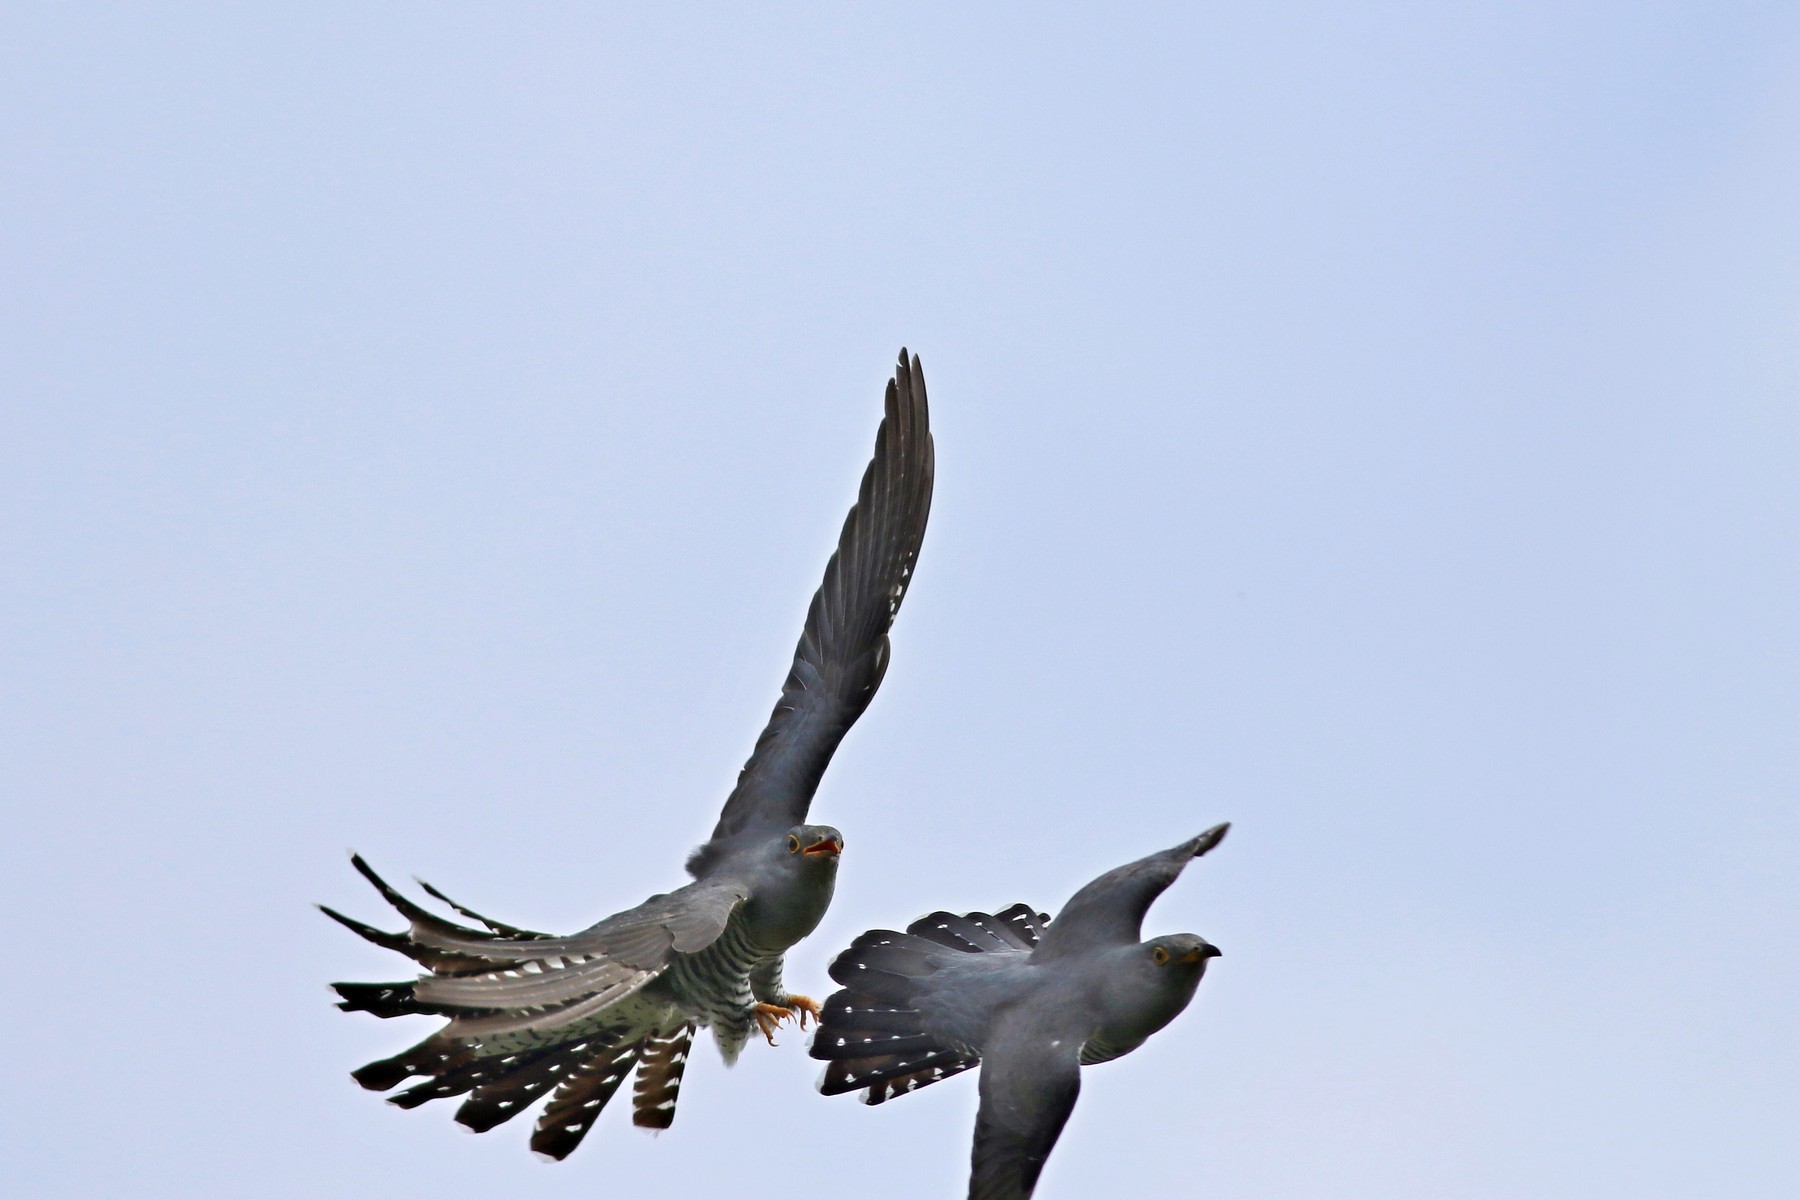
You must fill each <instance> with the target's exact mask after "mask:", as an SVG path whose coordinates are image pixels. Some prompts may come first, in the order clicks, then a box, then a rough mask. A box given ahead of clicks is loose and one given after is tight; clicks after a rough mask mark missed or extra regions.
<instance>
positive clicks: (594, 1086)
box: [531, 1040, 644, 1160]
mask: <svg viewBox="0 0 1800 1200" xmlns="http://www.w3.org/2000/svg"><path fill="white" fill-rule="evenodd" d="M643 1044H644V1043H643V1041H642V1040H639V1041H635V1042H631V1043H629V1044H620V1045H616V1046H613V1047H611V1048H610V1049H609V1050H607V1051H605V1052H602V1053H600V1054H596V1055H594V1056H593V1057H592V1058H590V1059H588V1060H587V1061H586V1062H584V1063H582V1064H581V1066H579V1067H577V1068H576V1069H575V1070H574V1071H573V1072H572V1073H570V1075H569V1076H568V1077H567V1078H566V1079H564V1080H563V1081H562V1084H561V1086H559V1087H558V1088H557V1089H556V1095H555V1096H553V1097H551V1099H550V1103H549V1105H548V1106H546V1107H545V1109H544V1113H543V1115H542V1116H540V1117H539V1118H538V1121H537V1128H536V1129H535V1130H533V1131H532V1134H531V1148H532V1149H533V1150H534V1151H536V1152H537V1153H539V1154H543V1155H547V1156H548V1157H550V1158H554V1159H558V1160H561V1159H564V1158H567V1157H568V1156H569V1155H571V1154H573V1153H574V1152H575V1147H577V1146H579V1145H581V1139H582V1138H584V1137H586V1136H587V1133H588V1130H590V1129H592V1128H593V1127H594V1122H595V1121H596V1120H598V1119H599V1117H600V1110H602V1109H603V1108H605V1107H606V1102H607V1101H608V1100H611V1099H612V1097H613V1093H614V1092H616V1091H618V1090H619V1085H620V1084H621V1083H623V1082H625V1077H626V1076H627V1075H629V1074H631V1068H632V1067H633V1066H635V1065H636V1063H637V1061H638V1054H639V1052H640V1049H641V1048H642V1046H643Z"/></svg>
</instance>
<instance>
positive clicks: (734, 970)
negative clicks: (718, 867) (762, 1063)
mask: <svg viewBox="0 0 1800 1200" xmlns="http://www.w3.org/2000/svg"><path fill="white" fill-rule="evenodd" d="M746 926H747V923H746V921H745V919H744V910H743V908H742V906H740V907H738V908H737V909H735V910H733V912H732V914H731V917H730V919H729V920H727V921H726V922H725V931H724V932H723V933H721V934H720V935H719V936H718V938H717V940H715V941H714V942H713V943H712V945H710V946H707V947H706V948H705V949H703V950H699V951H697V952H695V953H693V954H682V955H677V956H676V958H675V961H674V962H673V963H671V964H670V965H669V969H668V971H667V972H666V973H665V974H664V978H665V979H666V980H667V981H668V984H669V986H670V988H671V989H672V990H673V992H674V995H675V998H676V1000H677V1002H678V1003H679V1004H680V1005H681V1006H682V1008H683V1009H685V1010H686V1012H687V1013H688V1015H689V1016H690V1017H692V1018H693V1020H694V1023H695V1024H696V1025H699V1026H701V1027H702V1028H711V1029H712V1031H713V1039H714V1041H715V1042H717V1044H718V1047H719V1053H720V1054H721V1055H723V1056H724V1058H725V1061H726V1062H727V1063H728V1064H729V1063H733V1062H736V1061H737V1056H738V1053H739V1052H740V1051H741V1050H742V1049H743V1048H744V1043H745V1042H747V1041H749V1039H750V1031H751V1029H752V1028H753V1022H752V1018H751V1016H750V1009H751V1006H752V1005H753V1004H755V1003H756V1001H757V1000H758V998H759V997H758V995H757V994H756V992H760V993H761V997H760V998H761V999H762V1000H763V1001H764V1002H765V1003H769V1004H777V1003H782V1002H783V1001H785V999H786V997H785V995H781V994H778V993H779V988H780V980H781V956H782V952H783V948H782V947H776V946H764V945H762V944H760V943H758V942H757V941H756V940H755V939H754V938H753V937H751V935H750V932H749V930H748V928H747V927H746ZM753 973H754V974H756V975H758V976H759V978H758V979H757V980H756V982H757V983H759V984H762V985H763V986H761V987H758V988H756V989H755V991H754V992H753V990H752V986H751V985H752V980H751V975H752V974H753ZM771 980H772V982H773V985H774V986H773V990H771V989H770V987H769V984H770V982H771Z"/></svg>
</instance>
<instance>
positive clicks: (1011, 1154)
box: [969, 1003, 1082, 1200]
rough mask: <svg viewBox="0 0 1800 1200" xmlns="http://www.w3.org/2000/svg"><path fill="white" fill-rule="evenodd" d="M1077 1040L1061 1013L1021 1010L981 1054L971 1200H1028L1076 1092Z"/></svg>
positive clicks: (1001, 1025) (1011, 1015) (1046, 1008)
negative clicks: (979, 1091)
mask: <svg viewBox="0 0 1800 1200" xmlns="http://www.w3.org/2000/svg"><path fill="white" fill-rule="evenodd" d="M1081 1042H1082V1035H1081V1033H1080V1032H1079V1031H1078V1030H1077V1029H1076V1028H1075V1025H1074V1022H1073V1020H1072V1019H1071V1017H1070V1016H1069V1014H1068V1012H1067V1009H1066V1008H1058V1007H1056V1006H1052V1005H1049V1004H1045V1003H1039V1004H1033V1005H1025V1006H1021V1007H1020V1008H1017V1009H1014V1010H1013V1011H1012V1012H1011V1013H1009V1014H1008V1015H1007V1016H1006V1017H1004V1018H1002V1020H1001V1021H1000V1023H999V1026H998V1028H996V1029H995V1031H994V1034H993V1036H992V1037H991V1038H990V1039H989V1041H988V1044H987V1046H986V1048H985V1049H984V1050H983V1052H982V1056H981V1107H980V1109H979V1110H978V1111H977V1112H976V1115H975V1149H974V1152H973V1153H972V1155H971V1162H970V1171H969V1200H1026V1197H1029V1196H1030V1195H1031V1193H1032V1191H1033V1189H1035V1188H1036V1187H1037V1181H1038V1175H1039V1174H1041V1173H1042V1172H1043V1169H1044V1160H1045V1159H1047V1158H1049V1157H1050V1151H1051V1149H1052V1148H1054V1147H1055V1145H1056V1139H1057V1138H1058V1137H1059V1136H1061V1134H1062V1130H1063V1125H1064V1124H1066V1123H1067V1122H1068V1120H1069V1114H1070V1113H1071V1112H1073V1111H1074V1110H1075V1098H1076V1096H1078V1095H1079V1094H1080V1092H1081V1065H1080V1060H1079V1055H1080V1053H1081Z"/></svg>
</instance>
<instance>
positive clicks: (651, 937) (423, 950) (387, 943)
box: [325, 857, 749, 1037]
mask: <svg viewBox="0 0 1800 1200" xmlns="http://www.w3.org/2000/svg"><path fill="white" fill-rule="evenodd" d="M351 861H352V863H353V864H354V865H355V866H356V869H357V870H358V871H360V872H362V874H363V875H364V876H365V877H366V878H367V879H368V880H369V882H370V883H371V884H373V885H374V886H375V888H376V890H377V891H379V892H380V893H381V895H382V897H383V898H384V899H386V900H387V901H388V903H389V904H391V905H393V906H394V908H395V909H396V910H397V911H399V913H400V914H401V915H402V916H404V917H406V918H407V920H408V921H409V922H410V924H409V926H408V928H407V929H406V930H404V931H402V932H400V933H389V932H387V931H385V930H380V929H376V928H374V927H372V926H369V925H365V924H364V923H362V922H361V921H356V920H353V919H352V918H349V917H345V916H343V915H342V914H340V913H337V912H334V911H333V910H331V909H325V911H326V913H327V914H328V915H330V916H331V917H333V918H335V919H336V920H338V921H339V922H340V923H342V924H344V925H346V926H347V927H349V928H350V929H351V930H353V931H355V932H356V933H358V934H361V935H362V936H363V937H364V938H366V939H368V940H369V941H372V942H374V943H375V944H376V945H379V946H383V947H386V948H387V949H390V950H396V951H398V952H400V953H402V954H405V955H406V956H407V957H409V958H411V959H413V960H414V961H415V962H417V963H419V964H420V965H422V966H424V967H426V968H427V969H428V970H429V971H430V972H431V973H430V974H427V975H425V976H422V977H421V978H419V979H418V980H417V981H416V982H414V983H412V984H355V983H338V984H333V985H332V986H333V987H335V988H336V989H337V990H338V993H339V995H340V996H342V997H343V1000H344V1003H343V1004H342V1005H341V1007H343V1008H346V1009H350V1010H356V1009H363V1010H367V1011H370V1012H373V1013H375V1015H377V1016H400V1015H404V1014H406V1013H411V1012H429V1013H436V1014H439V1015H442V1016H449V1017H451V1018H453V1020H452V1025H451V1029H450V1030H448V1031H447V1032H449V1033H450V1034H452V1035H453V1036H456V1037H472V1036H481V1035H491V1034H497V1033H516V1032H525V1031H530V1032H533V1033H549V1032H550V1031H553V1030H555V1029H557V1028H558V1027H564V1026H569V1025H573V1024H577V1023H579V1022H580V1021H581V1020H582V1019H583V1018H585V1017H586V1016H588V1015H590V1014H592V1013H594V1012H597V1011H599V1010H600V1009H602V1008H604V1007H606V1006H607V1005H608V1004H611V1003H614V1002H615V1001H617V1000H619V999H622V998H623V997H625V996H627V995H630V994H631V993H632V992H634V991H636V990H638V989H639V988H641V987H642V986H643V985H644V984H645V983H647V982H649V981H650V980H651V979H653V978H655V977H656V976H657V975H658V974H660V973H661V972H662V971H663V970H665V969H666V968H667V967H668V965H669V964H670V963H671V962H673V961H674V957H675V955H676V954H686V953H692V952H694V951H696V950H700V949H702V948H704V947H706V946H708V945H710V944H711V943H712V942H713V941H715V940H717V938H718V936H719V935H720V933H722V932H723V931H724V929H725V924H726V922H727V921H728V920H729V919H730V917H731V912H732V910H733V909H734V908H736V907H737V905H738V904H739V903H741V902H742V901H743V899H744V898H745V897H746V896H747V895H748V894H749V888H748V886H747V885H746V884H745V883H744V882H742V881H741V880H737V879H731V878H723V877H721V878H713V879H707V880H704V881H699V882H695V883H690V884H688V885H687V886H686V887H683V888H679V889H677V890H675V891H673V892H669V893H666V894H663V895H657V896H652V897H650V898H649V899H648V900H646V901H644V902H643V903H642V904H640V905H638V906H637V907H635V908H630V909H627V910H626V911H624V912H621V913H616V914H614V915H613V916H610V917H607V918H606V919H605V920H603V921H600V922H598V923H596V924H594V925H592V926H590V927H589V928H587V929H585V930H583V931H582V932H580V933H576V934H572V935H570V936H568V937H545V936H542V935H533V936H525V937H511V936H504V935H501V934H499V933H495V932H493V931H492V930H477V929H471V928H468V927H466V926H462V925H457V924H455V923H453V922H451V921H447V920H445V919H443V918H442V917H439V916H437V915H436V914H434V913H432V912H430V911H429V910H427V909H424V908H421V907H420V906H419V905H417V904H414V903H413V902H412V901H411V900H408V899H407V898H406V897H405V896H403V895H401V894H400V893H399V892H397V891H395V890H394V889H393V888H392V887H390V886H389V885H388V884H387V882H386V881H385V880H383V879H382V878H381V877H380V876H379V875H377V874H375V872H374V870H372V869H371V868H370V867H369V865H368V864H367V863H365V862H364V861H363V860H362V859H361V858H360V857H354V858H352V860H351Z"/></svg>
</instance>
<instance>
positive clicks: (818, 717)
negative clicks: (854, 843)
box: [712, 348, 935, 842]
mask: <svg viewBox="0 0 1800 1200" xmlns="http://www.w3.org/2000/svg"><path fill="white" fill-rule="evenodd" d="M934 470H935V456H934V451H933V447H932V440H931V427H930V411H929V408H928V406H927V403H926V397H925V376H924V372H923V370H922V369H921V367H920V363H919V357H918V355H916V354H915V355H913V356H912V357H911V360H910V361H908V358H907V353H906V351H905V349H904V348H903V349H902V350H901V351H900V362H899V365H898V366H897V367H896V368H895V370H894V377H893V379H891V380H889V382H888V385H887V397H886V412H885V415H884V416H883V417H882V421H881V427H880V428H879V429H878V430H877V431H876V434H875V454H874V457H873V458H872V459H870V461H869V466H868V469H867V470H865V471H864V472H863V477H862V485H861V487H860V488H859V489H858V492H857V499H856V504H855V506H854V507H852V508H851V510H850V514H849V516H847V517H846V518H845V519H844V528H843V532H842V533H841V534H839V536H838V544H837V549H836V551H834V552H833V553H832V556H831V561H830V562H829V563H827V564H826V566H825V580H824V582H823V583H822V584H820V585H819V590H818V591H817V592H816V593H814V595H813V599H812V605H811V607H810V608H809V609H808V610H807V614H806V626H805V628H804V630H803V631H802V632H801V634H800V643H799V645H798V646H797V647H796V648H795V650H794V663H793V666H792V668H791V669H790V670H789V671H788V677H787V681H786V682H785V683H784V684H783V685H782V688H781V698H780V699H779V700H778V701H776V703H775V711H774V712H773V713H771V714H770V716H769V723H768V725H767V726H766V727H764V729H763V732H762V735H761V736H760V737H759V738H758V739H757V742H756V749H755V751H754V752H753V753H752V754H751V755H750V760H749V761H748V762H747V763H745V764H744V769H743V771H742V772H740V773H739V775H738V781H737V786H736V787H735V788H734V789H733V790H732V793H731V796H730V797H729V798H728V799H727V800H726V801H725V808H724V811H723V812H721V813H720V815H719V823H718V825H717V826H716V827H715V828H714V830H713V834H712V840H713V841H715V842H717V841H720V840H723V839H725V838H728V837H730V836H732V835H733V834H736V833H739V832H742V831H743V830H745V829H747V828H750V827H752V826H756V825H762V826H770V827H777V828H779V827H785V826H788V825H793V824H796V823H798V822H800V821H802V820H804V819H805V817H806V811H807V808H808V807H809V806H810V804H811V803H812V796H813V792H814V791H815V790H816V789H817V788H818V786H819V780H820V778H821V777H822V776H823V775H824V773H825V767H826V765H827V764H829V763H830V762H831V756H832V754H833V753H834V752H835V751H836V750H837V747H838V743H839V742H841V741H842V740H843V738H844V735H845V734H846V733H848V732H849V730H850V727H851V726H852V725H854V724H855V723H856V719H857V718H858V717H860V716H861V715H862V713H863V710H864V709H866V708H867V707H868V706H869V701H870V700H871V699H873V698H874V695H875V690H876V689H877V688H878V687H880V686H881V678H882V675H883V674H884V673H885V672H886V670H887V664H888V638H887V635H888V630H889V629H891V628H892V627H893V623H894V616H895V614H896V613H898V612H899V611H900V602H901V600H902V599H904V598H905V595H906V589H907V586H908V584H910V583H911V581H912V574H913V567H914V564H915V563H916V562H917V561H918V557H919V546H920V544H921V543H922V542H923V540H924V538H925V523H926V519H927V518H928V517H929V515H930V513H931V488H932V478H933V473H934Z"/></svg>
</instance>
